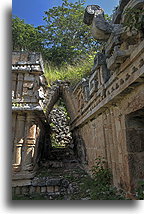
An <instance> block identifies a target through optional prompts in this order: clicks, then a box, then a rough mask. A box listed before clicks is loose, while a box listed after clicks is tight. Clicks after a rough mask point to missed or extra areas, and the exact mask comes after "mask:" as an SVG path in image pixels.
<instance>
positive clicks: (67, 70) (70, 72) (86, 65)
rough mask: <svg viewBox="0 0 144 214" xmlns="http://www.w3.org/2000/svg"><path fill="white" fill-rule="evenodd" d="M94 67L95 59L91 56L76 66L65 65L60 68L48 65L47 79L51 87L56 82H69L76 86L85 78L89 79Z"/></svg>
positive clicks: (46, 69)
mask: <svg viewBox="0 0 144 214" xmlns="http://www.w3.org/2000/svg"><path fill="white" fill-rule="evenodd" d="M92 65H93V57H92V56H89V57H88V59H87V60H83V61H80V62H79V64H78V63H77V64H76V65H70V64H69V65H68V64H67V65H63V66H60V67H57V66H54V65H51V64H46V65H45V77H46V78H47V81H48V84H49V86H50V85H51V84H52V83H53V82H54V81H56V80H67V81H70V83H71V84H72V85H75V84H76V83H77V82H79V81H80V80H81V79H82V78H83V77H87V76H88V75H89V73H90V71H91V68H92Z"/></svg>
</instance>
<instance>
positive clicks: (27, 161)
mask: <svg viewBox="0 0 144 214" xmlns="http://www.w3.org/2000/svg"><path fill="white" fill-rule="evenodd" d="M36 130H37V126H36V124H35V116H34V115H33V114H31V113H27V118H26V141H25V146H24V152H23V164H22V169H23V170H25V171H30V170H33V156H34V149H35V143H36Z"/></svg>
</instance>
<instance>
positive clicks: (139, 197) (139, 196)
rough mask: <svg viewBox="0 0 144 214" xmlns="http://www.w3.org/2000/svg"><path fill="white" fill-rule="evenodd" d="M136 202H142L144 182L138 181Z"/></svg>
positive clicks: (143, 198)
mask: <svg viewBox="0 0 144 214" xmlns="http://www.w3.org/2000/svg"><path fill="white" fill-rule="evenodd" d="M136 197H137V200H144V181H139V182H138V185H137V189H136Z"/></svg>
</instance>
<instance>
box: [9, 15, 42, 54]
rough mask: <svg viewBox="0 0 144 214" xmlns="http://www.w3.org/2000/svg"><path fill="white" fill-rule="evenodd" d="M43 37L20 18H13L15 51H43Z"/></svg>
mask: <svg viewBox="0 0 144 214" xmlns="http://www.w3.org/2000/svg"><path fill="white" fill-rule="evenodd" d="M43 41H44V38H43V35H42V34H41V32H40V31H39V30H38V29H37V28H35V27H34V26H32V25H30V24H26V23H25V22H24V20H21V19H20V18H18V17H13V18H12V43H13V50H14V51H19V50H22V49H23V50H28V51H42V49H43Z"/></svg>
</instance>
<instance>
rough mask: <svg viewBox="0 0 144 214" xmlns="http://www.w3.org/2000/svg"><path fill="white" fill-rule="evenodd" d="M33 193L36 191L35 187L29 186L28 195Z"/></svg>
mask: <svg viewBox="0 0 144 214" xmlns="http://www.w3.org/2000/svg"><path fill="white" fill-rule="evenodd" d="M35 191H36V187H33V186H30V190H29V193H30V194H32V193H35Z"/></svg>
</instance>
